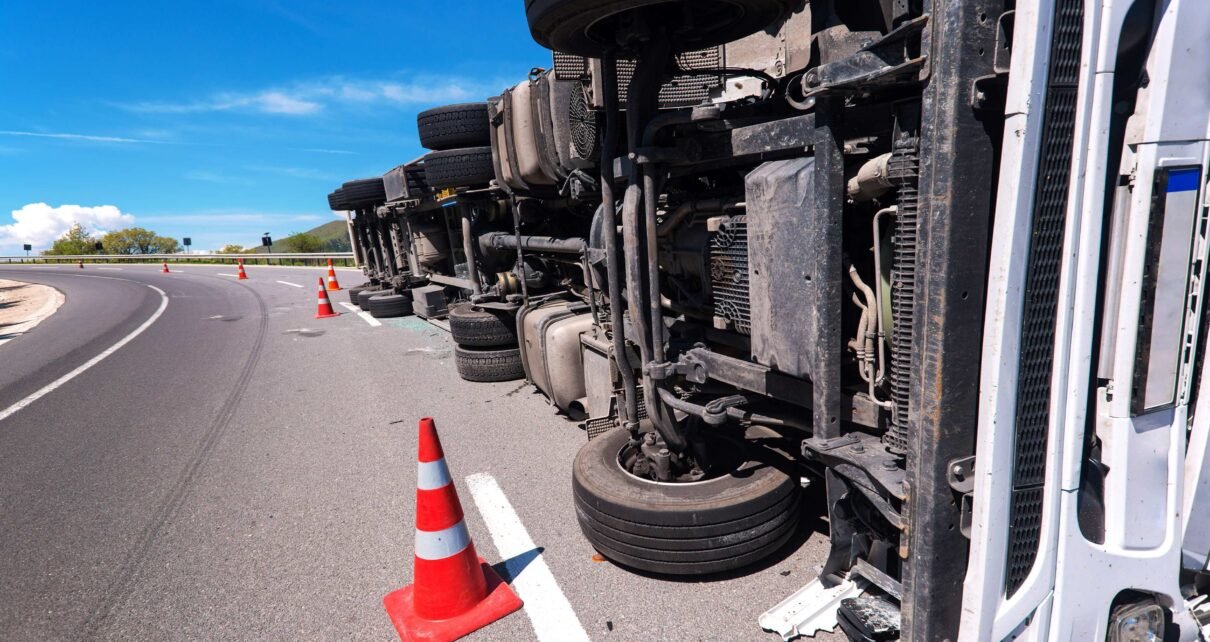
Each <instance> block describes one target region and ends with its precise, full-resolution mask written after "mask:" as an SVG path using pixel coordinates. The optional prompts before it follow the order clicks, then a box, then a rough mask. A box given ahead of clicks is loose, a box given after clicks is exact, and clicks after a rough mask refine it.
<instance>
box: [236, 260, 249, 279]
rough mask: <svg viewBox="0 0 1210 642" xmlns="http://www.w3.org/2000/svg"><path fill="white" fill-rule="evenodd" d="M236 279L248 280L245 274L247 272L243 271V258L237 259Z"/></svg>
mask: <svg viewBox="0 0 1210 642" xmlns="http://www.w3.org/2000/svg"><path fill="white" fill-rule="evenodd" d="M237 280H239V281H247V280H248V275H247V273H245V272H244V260H243V259H240V260H239V279H237Z"/></svg>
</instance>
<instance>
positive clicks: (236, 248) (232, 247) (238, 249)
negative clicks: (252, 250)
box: [218, 243, 245, 254]
mask: <svg viewBox="0 0 1210 642" xmlns="http://www.w3.org/2000/svg"><path fill="white" fill-rule="evenodd" d="M244 252H245V250H244V246H242V245H236V244H235V243H228V244H226V245H224V246H223V249H221V250H219V251H218V253H219V254H243V253H244Z"/></svg>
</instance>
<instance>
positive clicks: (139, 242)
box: [101, 227, 181, 254]
mask: <svg viewBox="0 0 1210 642" xmlns="http://www.w3.org/2000/svg"><path fill="white" fill-rule="evenodd" d="M101 244H102V245H104V246H105V252H106V253H107V254H175V253H177V252H180V251H181V244H180V243H178V242H177V240H176V239H173V238H168V237H166V236H160V235H158V234H156V233H155V232H152V231H151V230H148V229H144V228H141V227H130V228H126V229H124V230H116V231H113V232H110V233H108V234H106V235H105V236H104V237H102V238H101Z"/></svg>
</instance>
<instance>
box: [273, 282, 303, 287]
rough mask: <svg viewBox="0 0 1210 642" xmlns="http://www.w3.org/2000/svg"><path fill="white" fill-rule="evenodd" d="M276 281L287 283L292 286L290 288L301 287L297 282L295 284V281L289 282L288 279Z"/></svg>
mask: <svg viewBox="0 0 1210 642" xmlns="http://www.w3.org/2000/svg"><path fill="white" fill-rule="evenodd" d="M278 283H280V284H282V285H288V286H290V287H292V288H301V287H302V286H301V285H299V284H297V283H291V282H289V281H278Z"/></svg>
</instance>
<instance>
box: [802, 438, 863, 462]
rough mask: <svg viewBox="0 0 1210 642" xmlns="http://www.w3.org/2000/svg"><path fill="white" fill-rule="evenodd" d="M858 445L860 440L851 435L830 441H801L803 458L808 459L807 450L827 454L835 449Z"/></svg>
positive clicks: (813, 439) (812, 439)
mask: <svg viewBox="0 0 1210 642" xmlns="http://www.w3.org/2000/svg"><path fill="white" fill-rule="evenodd" d="M860 443H861V440H859V439H857V437H856V435H853V434H852V433H849V434H847V435H843V436H841V437H833V438H832V439H817V438H811V439H804V440H803V442H802V451H803V456H806V457H809V456H810V455H807V451H808V450H813V451H815V452H821V453H824V452H828V451H829V450H836V449H837V448H844V447H845V446H855V445H858V444H860Z"/></svg>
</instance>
